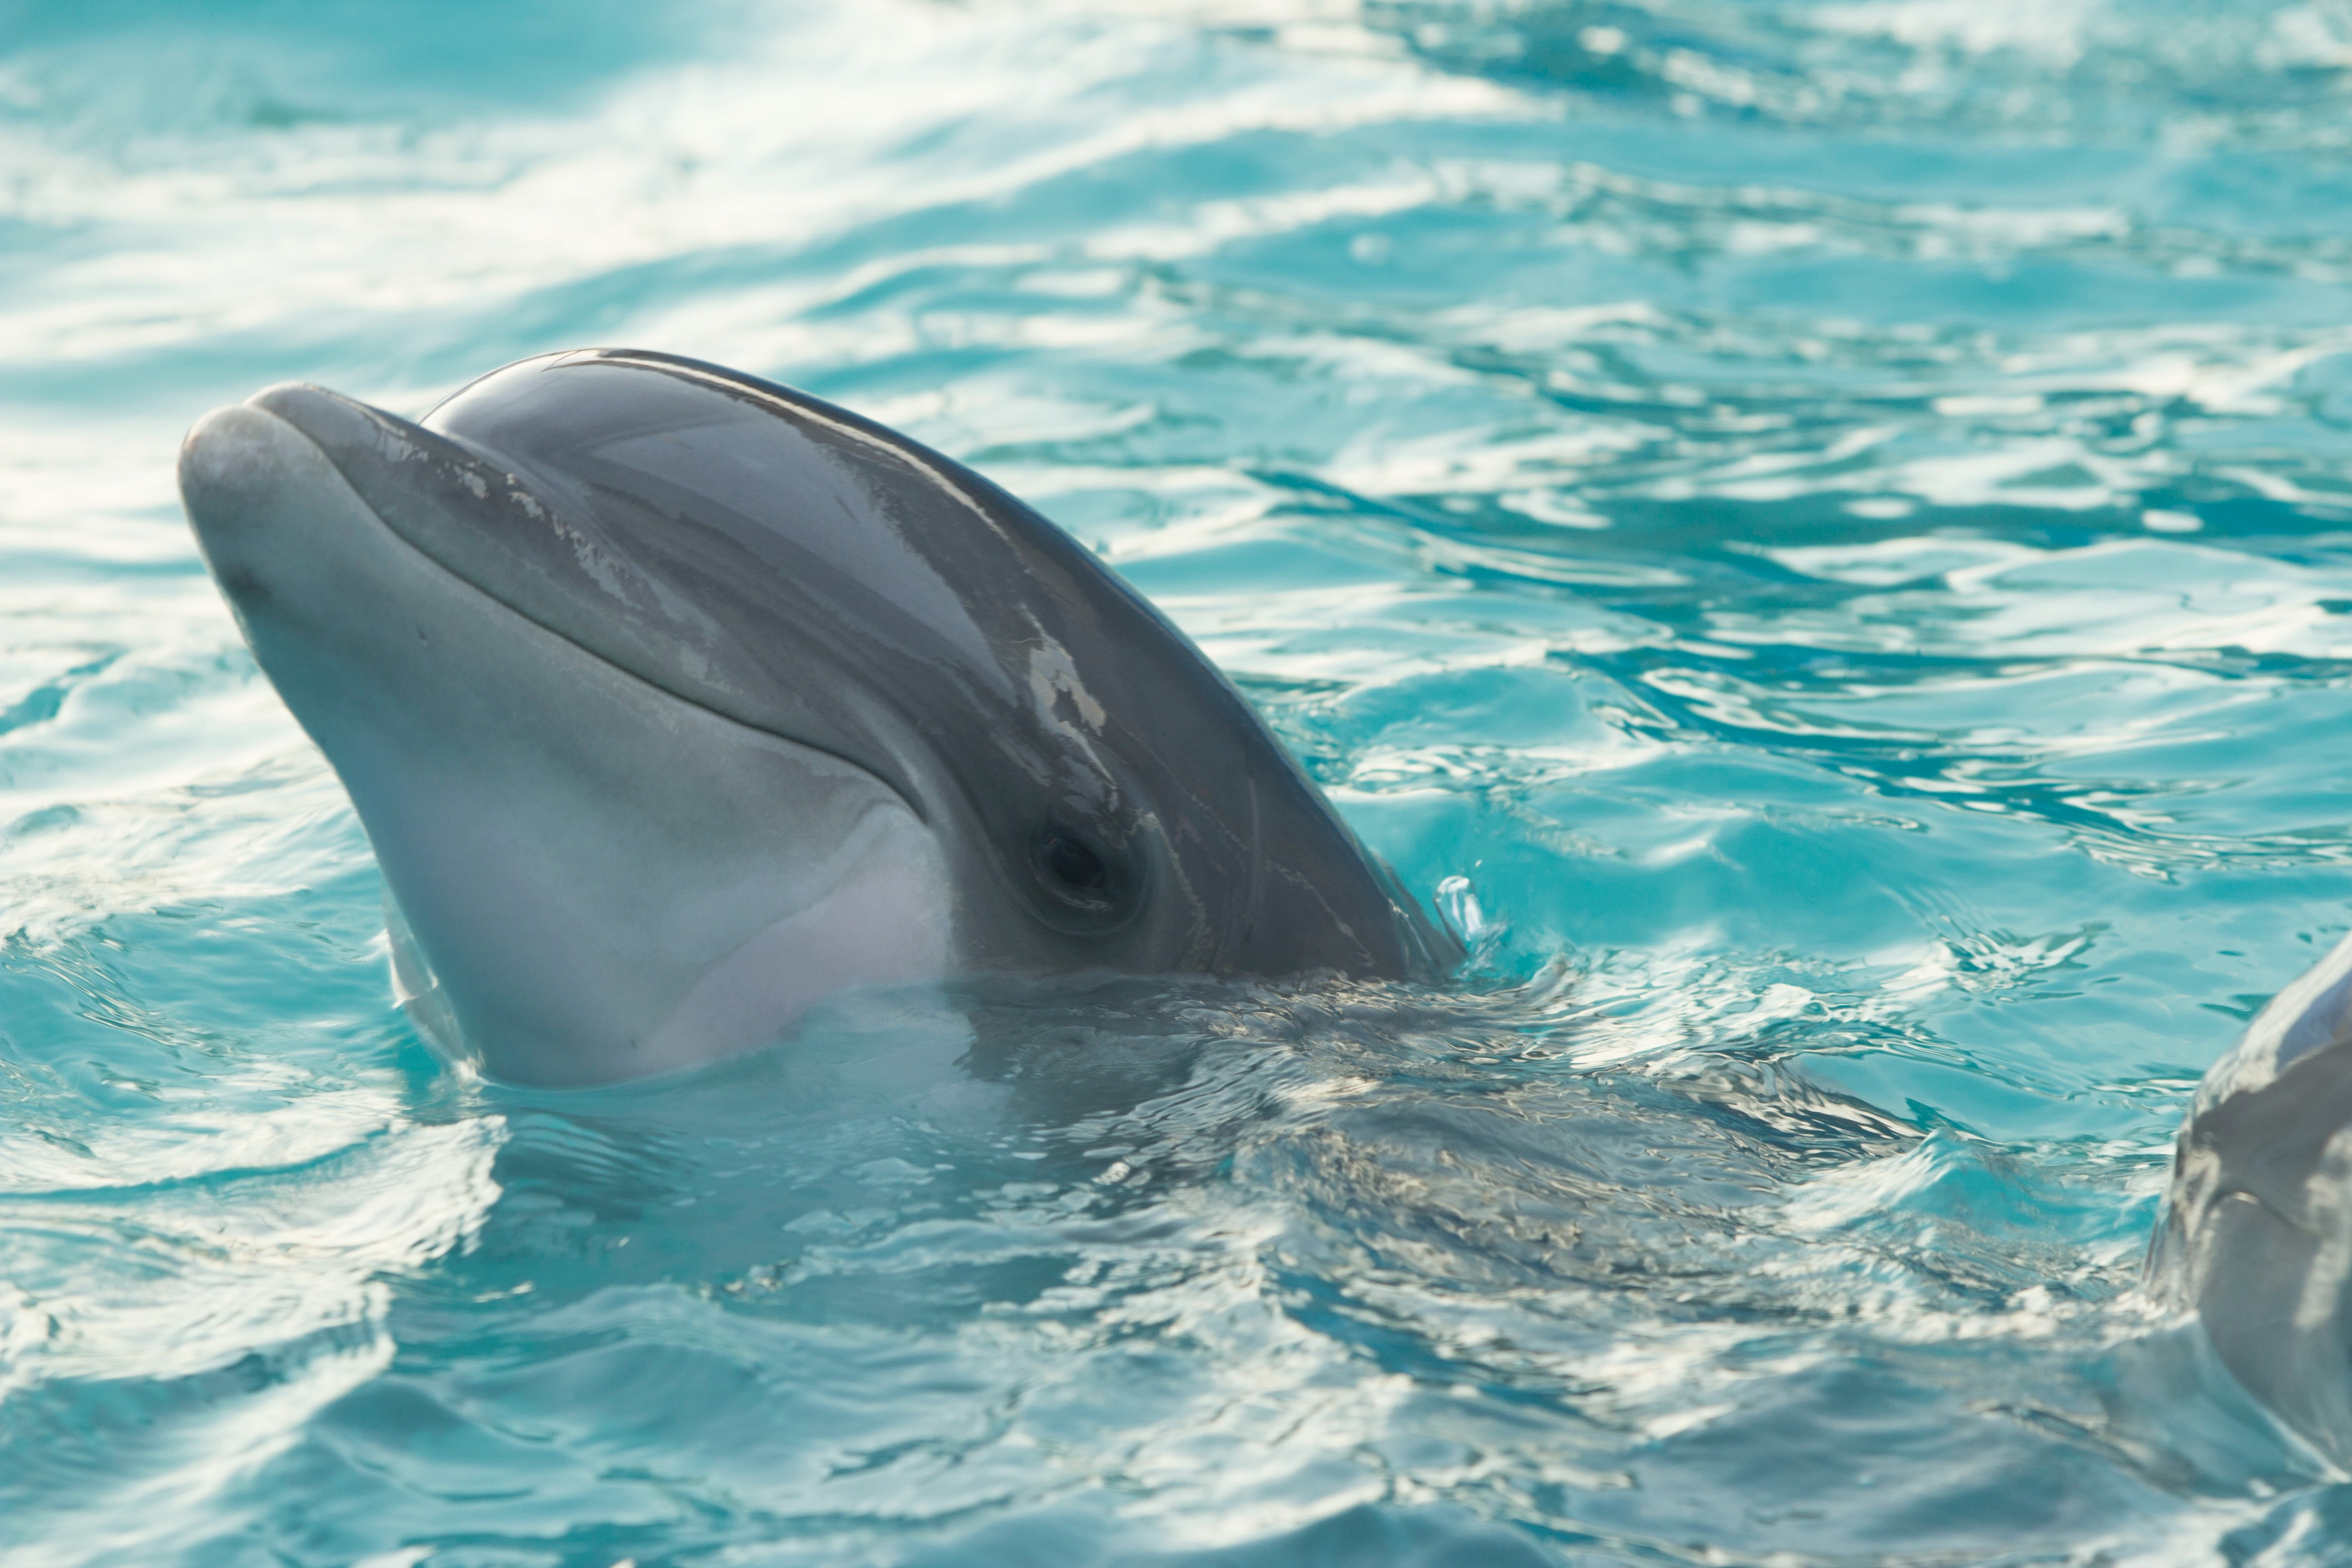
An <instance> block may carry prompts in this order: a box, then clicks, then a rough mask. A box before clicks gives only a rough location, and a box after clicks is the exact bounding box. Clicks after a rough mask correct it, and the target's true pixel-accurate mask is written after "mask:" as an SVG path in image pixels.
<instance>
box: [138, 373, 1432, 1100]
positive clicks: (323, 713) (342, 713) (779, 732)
mask: <svg viewBox="0 0 2352 1568" xmlns="http://www.w3.org/2000/svg"><path fill="white" fill-rule="evenodd" d="M180 474H181V489H182V493H183V496H184V500H185V502H186V506H187V510H188V515H189V517H190V519H191V521H193V523H194V526H195V530H196V533H197V537H198V541H199V542H200V544H201V547H202V549H203V551H204V553H205V560H206V562H207V563H208V564H209V565H210V567H211V568H212V571H213V574H214V575H215V578H216V579H217V581H218V583H219V584H220V586H221V588H222V590H223V592H224V593H225V594H226V596H227V598H228V600H229V603H230V605H231V606H232V608H233V609H234V610H235V612H236V617H237V620H238V623H239V625H240V626H241V628H242V629H243V631H244V633H245V635H246V637H247V641H248V642H249V643H250V644H251V646H252V648H253V651H254V655H255V657H256V658H257V659H258V661H259V662H260V665H261V668H262V669H263V670H264V671H265V672H266V673H267V674H268V677H269V678H270V679H271V680H272V682H273V683H275V685H276V686H277V688H278V691H279V692H280V693H281V694H282V695H283V697H284V698H285V700H286V702H287V704H288V706H289V708H290V709H291V710H293V712H294V715H295V717H296V718H297V719H298V720H299V721H300V722H301V723H302V725H303V727H304V728H305V729H306V730H308V731H310V734H311V736H312V737H313V738H314V739H315V740H316V741H317V742H318V743H319V745H320V749H321V750H322V751H324V752H325V753H326V755H327V757H328V760H329V761H330V762H331V763H333V765H334V767H335V770H336V772H337V773H339V774H340V775H341V778H342V781H343V783H344V785H345V787H346V788H347V789H348V790H349V792H350V795H351V798H352V803H353V805H355V806H356V807H357V809H358V812H359V816H360V819H361V821H362V824H363V826H365V828H366V830H367V834H368V837H369V839H370V841H371V843H372V844H373V847H374V849H375V851H376V854H377V858H378V860H379V862H380V863H381V865H382V868H383V877H384V880H385V884H386V888H387V891H388V897H389V900H390V903H391V904H392V905H393V906H394V907H393V909H392V911H391V925H392V928H393V935H394V963H395V973H396V978H397V981H398V985H399V989H400V990H401V992H402V993H403V994H404V999H405V1000H406V1001H408V1002H409V1004H410V1005H411V1010H412V1012H413V1013H415V1015H416V1016H418V1018H419V1019H420V1021H421V1022H422V1023H423V1024H424V1025H425V1026H426V1029H427V1032H428V1033H430V1034H433V1035H435V1036H436V1037H438V1038H439V1039H440V1041H441V1042H442V1043H443V1044H444V1045H445V1046H446V1047H452V1048H455V1049H458V1050H461V1051H464V1052H467V1053H471V1054H473V1055H476V1056H478V1058H480V1060H481V1061H482V1064H483V1066H484V1067H485V1068H486V1069H487V1070H488V1071H489V1072H491V1073H492V1074H493V1075H495V1076H499V1077H503V1078H507V1079H515V1080H520V1081H525V1082H536V1083H548V1084H564V1083H590V1082H599V1081H608V1080H611V1079H620V1078H627V1077H632V1076H635V1075H639V1074H644V1073H648V1072H656V1071H661V1070H665V1069H668V1068H677V1067H681V1066H686V1065H689V1064H691V1063H694V1062H698V1061H702V1060H706V1059H709V1058H716V1057H719V1056H723V1055H727V1054H730V1053H732V1052H735V1051H740V1050H742V1049H746V1048H749V1047H754V1046H758V1045H761V1044H763V1043H766V1042H768V1041H770V1040H772V1039H774V1038H777V1037H779V1036H780V1035H781V1034H782V1032H783V1031H784V1030H785V1029H786V1028H788V1027H789V1026H790V1025H791V1024H792V1023H793V1020H794V1019H796V1018H797V1017H799V1016H802V1015H803V1013H804V1012H805V1011H806V1010H807V1009H808V1008H809V1007H810V1006H811V1005H814V1003H816V1002H817V1001H819V1000H821V999H823V998H824V996H826V995H828V994H832V993H834V992H836V991H839V990H842V989H844V988H845V987H849V986H855V985H859V984H889V983H896V982H909V981H920V980H926V979H932V978H938V977H942V976H946V975H950V974H955V973H971V972H1011V973H1048V972H1056V971H1076V970H1106V971H1118V972H1125V973H1226V974H1266V975H1276V974H1286V973H1298V972H1307V971H1335V972H1339V973H1345V974H1351V975H1363V976H1391V977H1402V976H1408V975H1427V974H1433V973H1437V972H1439V971H1441V970H1442V969H1443V968H1444V966H1445V965H1446V964H1447V963H1450V962H1451V961H1452V959H1453V958H1454V956H1456V954H1457V953H1458V949H1456V948H1455V947H1454V944H1453V943H1452V942H1451V939H1450V938H1448V937H1447V936H1446V935H1445V934H1444V932H1442V931H1438V930H1436V929H1435V928H1433V926H1432V925H1431V924H1430V923H1429V922H1428V921H1427V920H1426V919H1425V918H1424V917H1423V915H1422V913H1421V911H1420V910H1419V908H1418V906H1417V905H1416V904H1415V903H1414V902H1413V900H1412V899H1411V898H1410V897H1408V896H1407V895H1405V894H1403V893H1402V892H1401V891H1400V890H1399V889H1397V888H1396V886H1395V883H1394V881H1393V879H1392V878H1391V877H1389V876H1388V875H1387V874H1386V873H1385V871H1384V869H1383V868H1381V867H1379V866H1378V865H1377V864H1376V863H1375V862H1374V861H1373V860H1372V859H1371V858H1370V857H1369V856H1368V855H1367V854H1366V853H1365V851H1364V850H1363V848H1362V847H1361V846H1360V844H1359V843H1358V842H1357V840H1356V838H1355V837H1354V835H1353V834H1352V833H1351V832H1350V831H1349V829H1348V827H1347V826H1346V825H1345V824H1344V823H1343V822H1341V821H1340V819H1339V816H1337V814H1336V813H1334V812H1333V811H1332V809H1331V807H1330V805H1328V802H1327V801H1326V800H1325V799H1324V798H1323V796H1322V795H1321V794H1320V793H1319V792H1318V790H1317V789H1316V788H1315V786H1314V785H1313V784H1311V783H1310V782H1309V781H1308V780H1307V777H1306V776H1305V774H1304V773H1301V771H1300V770H1299V768H1298V766H1297V763H1295V762H1294V761H1293V760H1292V759H1291V758H1290V757H1289V755H1288V754H1287V753H1286V752H1285V751H1284V750H1283V748H1282V747H1281V745H1280V744H1279V742H1276V740H1275V739H1274V737H1273V736H1272V735H1271V734H1270V733H1269V732H1268V731H1267V730H1266V728H1265V724H1264V723H1263V722H1262V721H1260V720H1259V719H1258V717H1257V716H1256V714H1255V712H1254V711H1253V710H1251V708H1250V706H1249V704H1248V703H1247V702H1246V701H1245V700H1244V699H1243V698H1242V697H1241V695H1240V694H1239V693H1238V692H1237V691H1236V690H1235V689H1234V687H1233V686H1232V684H1231V683H1230V682H1228V681H1227V680H1226V679H1224V678H1223V676H1222V675H1220V674H1219V673H1218V672H1217V671H1216V670H1215V668H1213V666H1211V665H1210V664H1209V663H1208V661H1207V660H1206V659H1204V658H1202V656H1201V655H1200V653H1199V652H1198V651H1197V650H1196V649H1195V648H1193V647H1192V645H1191V644H1190V643H1189V642H1188V641H1187V640H1186V639H1185V638H1184V637H1182V636H1181V634H1180V633H1178V632H1177V631H1176V630H1175V629H1174V628H1173V627H1172V626H1170V625H1169V623H1168V622H1167V621H1166V620H1164V619H1163V618H1162V617H1161V616H1160V615H1159V614H1158V613H1157V612H1155V611H1154V610H1153V609H1152V608H1151V607H1150V605H1148V604H1147V603H1146V602H1145V601H1144V600H1143V599H1142V598H1141V597H1140V596H1139V595H1137V594H1136V593H1135V592H1134V591H1133V590H1132V589H1130V588H1129V587H1128V586H1127V585H1126V584H1124V583H1122V582H1121V581H1120V580H1119V579H1118V577H1116V576H1115V575H1114V574H1111V573H1110V572H1109V571H1108V570H1107V569H1106V568H1104V567H1103V566H1102V564H1101V563H1099V562H1097V560H1096V559H1095V558H1094V557H1093V556H1092V555H1091V554H1090V553H1089V552H1087V551H1086V550H1085V549H1084V548H1082V547H1081V546H1079V545H1078V544H1077V543H1076V542H1075V541H1073V540H1071V539H1070V538H1069V537H1068V536H1067V535H1066V534H1064V533H1063V532H1062V531H1060V530H1058V529H1056V528H1055V526H1054V525H1053V524H1051V523H1049V522H1047V521H1045V520H1044V519H1043V518H1041V517H1039V516H1038V515H1037V514H1036V513H1035V512H1034V511H1032V510H1029V509H1028V508H1027V507H1025V506H1024V505H1022V504H1021V503H1020V502H1019V501H1017V500H1013V498H1012V497H1011V496H1009V495H1007V494H1005V493H1004V492H1003V490H1001V489H997V488H996V487H995V486H993V485H992V484H990V483H989V482H988V481H987V480H985V479H982V478H981V477H980V476H978V475H977V474H975V473H973V472H971V470H969V469H967V468H963V467H961V465H958V464H956V463H954V462H953V461H951V460H950V459H948V458H944V457H942V456H940V454H938V453H936V452H932V451H930V450H928V449H927V448H925V447H921V446H919V444H917V443H916V442H914V441H911V440H909V439H908V438H907V437H903V436H900V435H898V434H897V433H895V432H893V431H890V430H887V429H886V428H884V427H882V426H877V425H875V424H873V423H871V422H869V421H866V420H864V419H861V418H859V417H857V416H855V415H852V414H850V413H848V412H846V411H845V410H843V409H840V408H836V407H834V406H832V405H828V404H825V403H823V402H821V401H819V400H817V399H815V398H813V397H809V396H806V395H802V394H799V393H795V392H792V391H790V390H788V389H785V388H783V387H780V386H776V385H773V384H769V383H766V382H763V381H760V380H758V379H756V378H753V377H750V376H746V375H741V374H736V373H734V372H730V371H727V370H723V369H720V368H719V367H717V366H713V365H709V364H704V363H698V362H694V361H690V360H684V359H679V358H675V357H672V356H667V355H662V354H655V353H637V352H627V351H589V352H581V353H563V354H553V355H547V356H543V357H541V358H538V359H532V360H526V361H523V362H521V363H518V364H514V365H510V366H509V367H507V368H505V369H503V370H500V371H498V372H495V373H493V374H490V375H488V376H486V377H484V378H483V379H481V380H479V381H478V382H476V383H474V384H471V385H470V386H468V387H467V388H465V389H464V390H463V391H461V392H459V393H458V394H457V395H455V396H453V397H451V398H450V399H449V400H448V401H446V403H444V404H442V405H440V406H439V407H438V408H436V410H434V411H433V413H431V414H430V415H428V416H426V417H425V420H424V421H423V422H422V423H421V424H412V423H410V422H408V421H406V420H404V419H400V418H397V417H395V416H392V415H389V414H386V413H384V412H383V411H381V410H378V409H374V408H371V407H368V406H366V405H362V404H359V403H355V402H352V401H351V400H349V399H346V398H343V397H341V396H338V395H334V394H332V393H329V392H326V391H323V390H321V389H320V388H317V387H313V386H308V385H285V386H278V387H273V388H270V389H268V390H267V391H265V392H262V393H260V394H257V395H255V396H254V397H253V398H252V399H250V400H249V401H247V403H245V404H242V405H236V406H234V407H229V408H225V409H220V410H216V411H215V412H214V413H213V414H211V415H208V416H205V419H204V420H203V421H202V422H201V423H199V424H198V425H197V426H196V427H195V429H194V431H193V432H191V434H190V436H189V437H188V440H187V442H186V445H185V447H184V449H183V453H182V458H181V468H180Z"/></svg>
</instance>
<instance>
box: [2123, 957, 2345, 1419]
mask: <svg viewBox="0 0 2352 1568" xmlns="http://www.w3.org/2000/svg"><path fill="white" fill-rule="evenodd" d="M2148 1273H2149V1279H2150V1283H2151V1284H2152V1285H2154V1286H2155V1287H2156V1289H2158V1292H2159V1294H2161V1295H2164V1296H2168V1297H2170V1298H2171V1299H2172V1300H2176V1301H2178V1302H2179V1303H2181V1304H2183V1305H2187V1306H2190V1307H2193V1308H2194V1309H2195V1310H2196V1312H2197V1315H2198V1317H2199V1319H2200V1320H2201V1321H2202V1323H2203V1325H2204V1329H2205V1333H2206V1336H2207V1337H2208V1338H2209V1339H2210V1341H2211V1342H2212V1345H2213V1349H2214V1351H2215V1352H2216V1353H2217V1354H2218V1355H2219V1356H2220V1358H2221V1363H2222V1364H2223V1365H2224V1366H2226V1367H2228V1368H2229V1369H2230V1372H2231V1374H2232V1375H2234V1376H2235V1377H2236V1378H2237V1380H2238V1381H2239V1382H2240V1383H2241V1384H2243V1385H2244V1386H2245V1388H2246V1390H2247V1391H2248V1392H2249V1393H2251V1394H2253V1395H2254V1396H2255V1397H2256V1398H2257V1399H2260V1400H2261V1401H2262V1402H2263V1404H2264V1405H2268V1406H2269V1407H2270V1409H2271V1410H2272V1412H2273V1414H2275V1415H2278V1416H2279V1417H2280V1418H2281V1419H2282V1420H2284V1422H2285V1423H2286V1424H2287V1426H2290V1427H2292V1428H2294V1431H2295V1432H2297V1433H2298V1434H2300V1435H2301V1436H2303V1437H2304V1438H2305V1439H2306V1440H2308V1441H2309V1442H2310V1443H2311V1444H2312V1445H2313V1447H2316V1448H2317V1449H2319V1450H2320V1451H2321V1452H2322V1453H2324V1454H2325V1455H2326V1456H2327V1457H2328V1458H2330V1459H2332V1460H2333V1461H2334V1462H2336V1464H2338V1465H2346V1466H2352V937H2347V939H2346V940H2345V941H2344V942H2342V943H2341V944H2339V945H2338V946H2337V947H2336V950H2335V951H2334V952H2330V953H2329V954H2328V955H2327V956H2326V958H2324V959H2322V960H2321V961H2320V962H2319V963H2318V964H2317V965H2315V967H2314V968H2312V969H2311V970H2310V971H2309V972H2308V973H2305V974H2304V975H2303V976H2302V977H2301V978H2300V979H2298V980H2296V981H2295V982H2294V984H2291V985H2289V986H2288V987H2287V988H2286V989H2285V990H2284V991H2282V992H2280V993H2279V994H2277V995H2276V996H2275V997H2273V998H2272V1000H2271V1002H2270V1005H2268V1006H2266V1007H2264V1008H2263V1010H2262V1012H2261V1013H2260V1014H2258V1015H2257V1016H2255V1018H2254V1021H2253V1022H2252V1024H2251V1025H2249V1026H2247V1029H2246V1033H2245V1035H2244V1037H2242V1038H2241V1039H2240V1040H2239V1042H2238V1043H2237V1045H2236V1046H2235V1047H2232V1048H2231V1051H2230V1052H2229V1053H2228V1054H2227V1055H2225V1056H2224V1057H2222V1058H2221V1060H2220V1061H2218V1062H2216V1063H2214V1064H2213V1067H2212V1068H2211V1070H2210V1071H2209V1072H2207V1073H2206V1075H2205V1080H2204V1082H2203V1083H2202V1084H2200V1085H2199V1087H2198V1090H2197V1098H2196V1100H2195V1102H2194V1103H2193V1104H2192V1105H2191V1106H2190V1108H2189V1117H2188V1119H2187V1121H2184V1122H2183V1123H2182V1125H2181V1129H2180V1140H2179V1145H2178V1147H2177V1149H2176V1150H2175V1152H2174V1155H2173V1164H2172V1190H2171V1193H2170V1194H2169V1195H2168V1198H2167V1200H2166V1205H2165V1217H2164V1220H2163V1222H2162V1224H2161V1225H2160V1226H2159V1228H2158V1231H2157V1234H2156V1238H2155V1242H2154V1244H2153V1245H2152V1246H2151V1247H2150V1248H2149V1255H2148Z"/></svg>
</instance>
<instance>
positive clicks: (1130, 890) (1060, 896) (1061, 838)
mask: <svg viewBox="0 0 2352 1568" xmlns="http://www.w3.org/2000/svg"><path fill="white" fill-rule="evenodd" d="M1029 867H1030V870H1031V872H1032V873H1033V875H1034V877H1035V879H1036V886H1037V889H1038V891H1039V892H1040V893H1042V894H1044V895H1045V898H1044V902H1045V916H1046V920H1047V921H1048V922H1049V923H1051V924H1054V925H1057V926H1061V927H1063V928H1064V929H1066V930H1068V931H1073V932H1076V931H1110V930H1112V929H1114V928H1116V927H1118V926H1120V925H1123V924H1125V923H1126V921H1127V917H1128V916H1129V915H1130V914H1132V913H1133V912H1134V910H1135V905H1136V895H1137V893H1138V892H1139V890H1140V885H1141V884H1140V879H1141V868H1139V866H1137V865H1136V864H1134V862H1133V859H1132V858H1131V857H1130V856H1129V855H1128V854H1127V853H1125V852H1123V851H1122V850H1120V849H1118V848H1116V847H1107V846H1105V845H1104V844H1102V843H1101V842H1100V841H1099V840H1098V839H1097V838H1096V837H1094V836H1093V835H1092V834H1087V833H1082V832H1079V831H1078V830H1076V829H1075V828H1073V827H1071V826H1069V825H1068V824H1067V823H1066V822H1051V823H1048V824H1047V825H1046V826H1045V827H1044V828H1043V829H1041V830H1040V831H1039V832H1038V834H1037V836H1036V837H1034V838H1033V839H1031V840H1030V841H1029Z"/></svg>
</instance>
